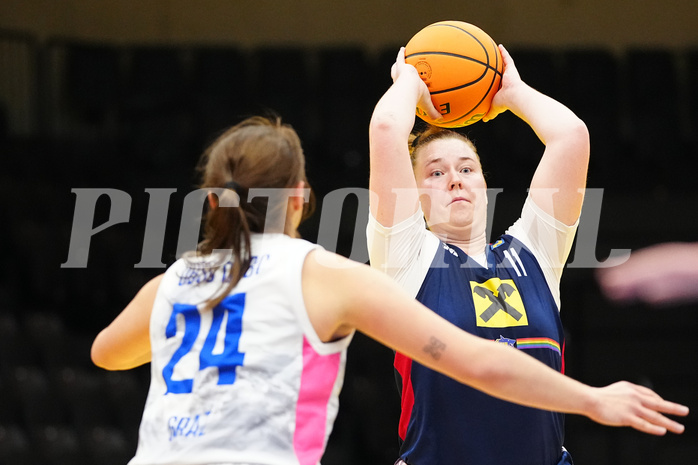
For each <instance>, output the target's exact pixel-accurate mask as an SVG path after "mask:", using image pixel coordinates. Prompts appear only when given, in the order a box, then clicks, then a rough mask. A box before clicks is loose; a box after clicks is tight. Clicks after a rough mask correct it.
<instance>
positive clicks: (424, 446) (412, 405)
mask: <svg viewBox="0 0 698 465" xmlns="http://www.w3.org/2000/svg"><path fill="white" fill-rule="evenodd" d="M500 50H501V53H502V57H503V60H504V73H503V77H502V85H501V89H500V90H499V91H498V92H497V93H496V95H495V96H494V99H493V101H492V106H491V109H490V111H489V113H488V114H487V115H485V117H484V118H483V121H490V120H492V119H494V118H495V117H496V116H497V115H498V114H499V113H502V112H504V111H506V110H510V111H511V112H513V113H514V114H515V115H517V116H518V117H519V118H521V119H522V120H524V121H526V122H527V123H528V124H529V125H530V127H531V128H532V130H533V131H535V133H536V134H537V135H538V137H539V138H540V140H541V141H542V142H543V143H544V144H545V150H544V152H543V154H542V157H541V158H540V161H539V162H538V167H537V169H536V171H535V174H534V176H533V179H532V180H531V184H530V192H529V195H528V198H527V199H526V202H525V204H524V206H523V210H522V212H521V217H520V218H519V219H518V220H517V221H516V222H515V223H514V224H513V225H512V226H511V227H510V228H509V229H508V230H507V231H506V233H505V234H504V235H503V236H501V237H500V238H499V239H498V240H496V242H494V243H493V244H491V245H490V244H487V239H486V238H487V236H486V231H485V227H486V224H487V218H486V216H487V197H486V188H487V185H486V182H485V178H484V176H483V171H482V166H481V165H480V159H479V156H478V154H477V152H476V150H475V147H474V146H473V144H472V143H471V142H470V141H469V140H467V139H466V138H465V137H464V136H462V135H460V134H458V133H456V132H454V131H451V130H448V129H441V128H435V127H431V128H429V129H427V130H426V132H423V133H421V134H417V135H416V137H415V135H411V134H410V132H411V130H412V128H413V125H414V123H415V107H419V108H421V109H427V108H428V109H429V112H430V115H429V116H430V117H431V118H434V119H436V118H438V117H439V115H438V113H437V111H436V109H435V108H434V106H433V105H432V104H431V100H430V96H429V91H428V89H427V87H426V86H425V84H424V83H423V82H422V80H421V79H420V77H419V76H418V74H417V72H416V70H415V68H414V67H413V66H411V65H408V64H406V63H405V60H404V49H402V50H401V51H400V53H399V55H398V58H397V61H396V63H395V64H394V66H393V69H392V76H393V81H394V82H393V85H392V86H391V87H390V89H389V90H388V91H387V92H386V93H385V94H384V95H383V97H382V98H381V99H380V101H379V102H378V104H377V105H376V107H375V110H374V113H373V117H372V120H371V125H370V150H371V175H370V182H369V185H370V190H371V205H370V212H371V215H370V218H369V224H368V227H367V235H368V247H369V255H370V259H371V265H372V266H373V267H375V268H377V269H380V270H383V271H385V272H386V273H388V274H389V275H390V276H392V277H393V278H395V279H396V280H397V282H398V283H399V284H400V285H401V287H402V288H403V289H405V290H406V291H407V292H408V293H409V294H410V295H412V296H414V297H416V298H417V300H419V301H420V302H422V303H424V304H425V305H426V306H427V307H429V308H431V309H432V310H433V311H435V312H436V313H438V314H439V315H441V316H443V317H444V318H446V319H447V320H449V321H451V322H452V323H454V324H456V325H457V326H458V327H460V328H462V329H465V330H466V331H468V332H471V333H473V334H476V335H478V336H480V337H482V338H485V339H489V340H492V341H498V342H501V343H506V344H508V345H511V346H514V347H517V348H518V349H520V350H521V351H522V352H524V353H526V354H528V355H530V356H532V357H533V358H536V359H538V360H540V361H541V362H543V363H545V364H546V365H548V366H549V367H551V368H553V369H555V370H557V371H562V369H563V351H564V342H565V341H564V333H563V328H562V324H561V322H560V316H559V309H560V292H559V284H560V278H561V274H562V270H563V266H564V264H565V261H566V259H567V256H568V254H569V251H570V248H571V245H572V241H573V238H574V234H575V231H576V229H577V222H578V218H579V215H580V212H581V207H582V201H583V198H584V189H585V182H586V175H587V164H588V160H589V135H588V132H587V128H586V126H585V124H584V123H583V122H582V121H581V120H580V119H579V118H577V117H576V116H575V115H574V113H572V111H570V110H569V109H568V108H566V107H565V106H563V105H562V104H560V103H559V102H557V101H555V100H553V99H551V98H549V97H547V96H545V95H543V94H541V93H539V92H537V91H536V90H534V89H532V88H531V87H529V86H528V85H527V84H526V83H524V82H523V81H522V80H521V78H520V76H519V74H518V72H517V69H516V66H515V64H514V61H513V60H512V58H511V56H510V55H509V53H508V52H507V51H506V50H505V49H504V47H501V46H500ZM492 124H496V123H492ZM501 156H502V159H503V160H504V157H505V156H506V154H502V155H501ZM500 165H506V163H500ZM425 222H426V227H425ZM395 367H396V370H397V372H398V373H399V374H400V376H401V383H402V385H401V394H402V414H401V418H400V423H399V436H400V438H401V439H402V444H401V449H400V457H401V460H403V461H404V462H406V463H408V464H410V465H429V464H454V463H463V464H465V463H468V464H495V463H505V464H507V465H519V464H520V465H524V464H525V465H530V464H537V465H555V464H557V463H563V464H564V463H571V459H570V458H569V455H568V453H567V452H566V451H565V450H564V448H563V438H564V416H563V414H560V413H553V412H550V411H544V410H538V409H532V408H528V407H521V406H518V405H514V404H511V403H508V402H504V401H501V400H499V399H495V398H493V397H490V396H488V395H486V394H483V393H482V392H479V391H476V390H474V389H471V388H469V387H467V386H463V385H460V384H458V383H454V382H453V381H452V380H450V379H448V378H446V377H444V376H442V375H440V374H438V373H435V372H434V371H432V370H430V369H428V368H426V367H424V366H423V365H422V364H420V363H418V362H417V361H413V360H412V359H411V358H410V357H409V356H407V355H405V354H401V353H399V352H398V353H397V354H396V357H395Z"/></svg>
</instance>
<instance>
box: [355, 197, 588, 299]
mask: <svg viewBox="0 0 698 465" xmlns="http://www.w3.org/2000/svg"><path fill="white" fill-rule="evenodd" d="M577 226H578V222H577V223H575V224H574V225H572V226H567V225H565V224H564V223H561V222H560V221H558V220H556V219H555V218H553V217H552V216H550V215H549V214H547V213H546V212H544V211H543V210H542V209H541V208H540V207H538V205H536V204H535V202H534V201H533V199H531V197H527V198H526V201H525V203H524V206H523V209H522V211H521V217H520V218H519V219H518V220H517V221H516V222H515V223H514V224H513V225H512V226H511V227H509V229H507V231H506V232H505V234H508V235H511V236H514V237H515V238H517V239H518V240H520V241H521V242H523V243H524V245H526V247H528V248H529V250H531V252H532V253H533V255H534V256H535V257H536V259H537V260H538V263H539V264H540V266H541V269H542V270H543V274H544V275H545V279H546V282H547V283H548V287H549V288H550V291H551V292H552V294H553V297H554V299H555V302H556V303H557V307H558V309H559V308H560V278H561V276H562V270H563V267H564V265H565V261H566V260H567V256H568V255H569V253H570V250H571V248H572V243H573V241H574V235H575V232H576V231H577ZM366 236H367V240H368V252H369V257H370V259H371V266H372V267H374V268H377V269H379V270H381V271H384V272H385V273H387V274H388V275H389V276H391V277H392V278H393V279H395V280H396V281H397V282H398V284H400V285H401V286H402V288H403V289H404V290H405V291H406V292H407V293H408V294H409V295H411V296H412V297H415V296H416V295H417V292H419V289H420V287H421V286H422V282H423V281H424V278H425V277H426V275H427V272H428V271H429V267H430V266H431V264H432V261H433V260H434V255H436V251H437V249H438V247H439V243H440V241H439V239H438V238H437V237H436V236H435V235H434V234H433V233H432V232H431V231H429V230H428V229H426V225H425V223H424V217H423V214H422V211H421V210H418V211H417V212H415V214H414V215H412V216H411V217H409V218H407V219H406V220H404V221H402V222H400V223H399V224H396V225H394V226H392V227H390V228H387V227H385V226H382V225H381V224H380V223H378V221H377V220H376V219H375V218H374V217H373V215H370V214H369V220H368V225H367V227H366ZM472 258H473V259H474V260H476V261H478V262H480V264H481V265H483V266H484V261H485V251H484V250H483V251H482V254H481V255H479V256H473V257H472Z"/></svg>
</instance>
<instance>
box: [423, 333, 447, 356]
mask: <svg viewBox="0 0 698 465" xmlns="http://www.w3.org/2000/svg"><path fill="white" fill-rule="evenodd" d="M445 349H446V344H444V343H443V342H441V341H440V340H438V339H437V338H436V337H434V336H432V337H430V338H429V343H428V344H427V345H425V346H424V349H422V350H424V352H426V353H427V354H429V355H431V356H432V358H433V359H434V360H438V359H439V358H441V354H442V353H443V351H444V350H445Z"/></svg>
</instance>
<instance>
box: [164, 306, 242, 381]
mask: <svg viewBox="0 0 698 465" xmlns="http://www.w3.org/2000/svg"><path fill="white" fill-rule="evenodd" d="M244 311H245V294H244V293H239V294H233V295H229V296H228V297H226V298H225V299H223V300H222V301H221V303H219V304H218V305H216V306H215V307H214V308H213V309H212V310H211V312H212V313H213V315H212V316H213V318H212V321H211V328H210V329H209V331H208V334H207V336H206V341H205V342H204V345H203V347H202V348H201V351H200V352H199V367H198V370H203V369H205V368H208V367H214V368H217V369H218V383H217V384H219V385H226V384H233V383H234V382H235V378H236V369H237V367H238V366H241V365H242V364H243V362H244V361H245V354H244V353H242V352H240V351H239V346H238V344H239V342H240V335H241V333H242V315H243V313H244ZM178 315H181V316H182V317H183V319H184V332H183V335H182V340H181V342H180V344H179V347H178V348H177V350H176V351H175V352H174V354H172V358H171V359H170V361H169V362H168V363H167V365H165V367H164V368H163V369H162V377H163V379H164V380H165V384H166V386H167V392H166V393H165V394H188V393H190V392H192V391H193V389H194V373H191V374H190V377H189V378H184V379H173V375H174V371H175V366H176V365H177V363H179V361H180V360H181V359H182V358H183V357H184V356H185V355H187V354H188V353H189V352H190V351H191V350H192V349H193V348H194V343H195V342H196V339H197V338H198V336H199V330H200V327H201V315H200V313H199V309H198V308H197V307H196V305H188V304H174V305H173V306H172V315H170V320H169V321H168V323H167V327H166V328H165V336H166V337H167V338H168V339H169V338H172V337H175V336H177V334H178V333H177V320H178V318H177V317H178ZM221 328H224V330H223V331H224V340H223V351H222V352H221V353H214V348H215V347H216V341H217V340H218V335H219V333H220V332H221Z"/></svg>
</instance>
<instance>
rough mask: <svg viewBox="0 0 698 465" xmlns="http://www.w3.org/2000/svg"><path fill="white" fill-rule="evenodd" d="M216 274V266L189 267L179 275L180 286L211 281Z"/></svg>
mask: <svg viewBox="0 0 698 465" xmlns="http://www.w3.org/2000/svg"><path fill="white" fill-rule="evenodd" d="M214 274H215V269H214V268H187V269H186V270H184V273H183V274H182V275H181V276H180V277H179V285H180V286H191V285H196V284H201V283H210V282H211V281H213V276H214Z"/></svg>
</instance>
